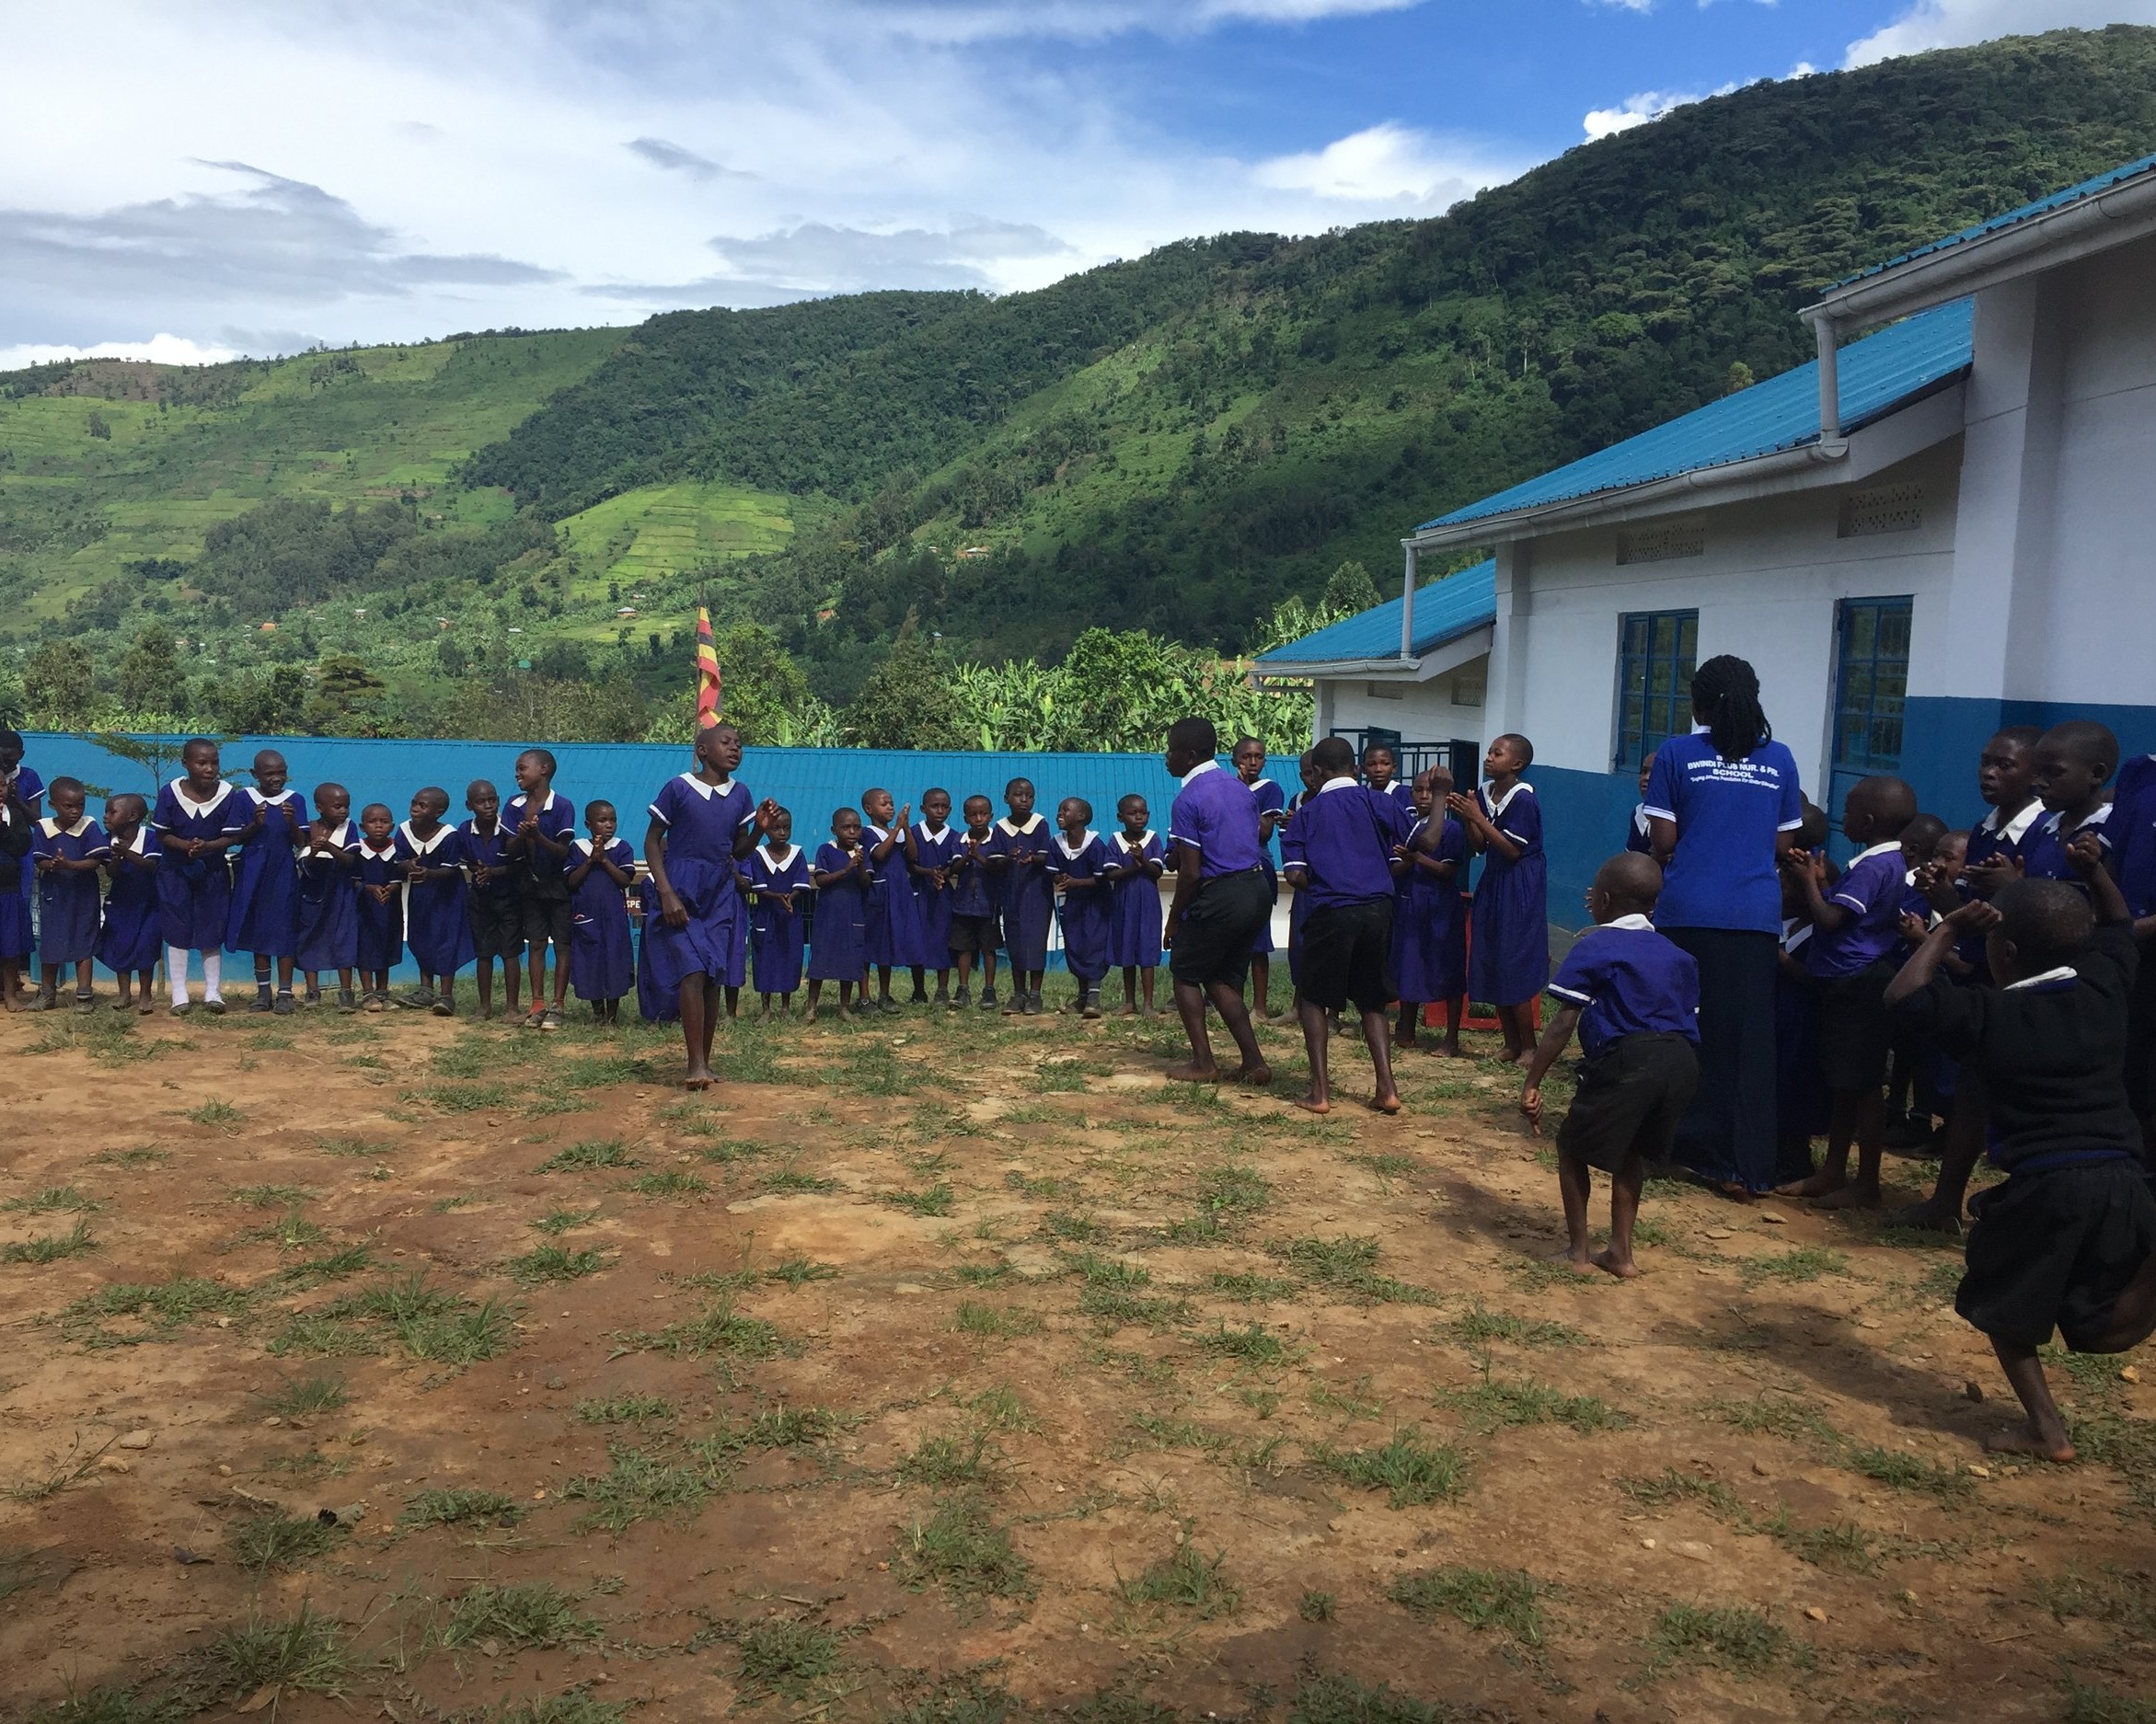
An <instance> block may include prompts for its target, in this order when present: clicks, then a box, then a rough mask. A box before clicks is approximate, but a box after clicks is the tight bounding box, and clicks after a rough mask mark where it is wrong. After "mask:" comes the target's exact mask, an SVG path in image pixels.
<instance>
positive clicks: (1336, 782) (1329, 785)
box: [1318, 773, 1385, 796]
mask: <svg viewBox="0 0 2156 1724" xmlns="http://www.w3.org/2000/svg"><path fill="white" fill-rule="evenodd" d="M1354 788H1355V776H1354V775H1353V774H1352V773H1343V774H1341V776H1339V777H1337V778H1328V779H1326V780H1325V782H1324V783H1323V784H1321V785H1320V786H1319V787H1318V794H1319V795H1320V796H1323V795H1324V794H1325V793H1326V792H1327V791H1329V790H1352V789H1354ZM1377 794H1378V795H1379V796H1383V795H1384V794H1385V792H1384V791H1382V790H1379V791H1378V792H1377Z"/></svg>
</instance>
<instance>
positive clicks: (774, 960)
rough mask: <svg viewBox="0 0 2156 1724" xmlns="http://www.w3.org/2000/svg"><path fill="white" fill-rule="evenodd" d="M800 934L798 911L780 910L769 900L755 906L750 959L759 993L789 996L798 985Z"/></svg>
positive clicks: (801, 927) (799, 979) (801, 954)
mask: <svg viewBox="0 0 2156 1724" xmlns="http://www.w3.org/2000/svg"><path fill="white" fill-rule="evenodd" d="M802 933H803V926H802V919H801V912H800V911H798V910H781V909H780V908H779V907H778V905H777V904H775V903H773V902H770V900H768V899H766V900H764V901H763V902H760V903H758V904H757V905H756V908H755V913H754V914H753V916H752V918H751V920H750V923H749V960H750V961H751V962H752V963H753V964H754V965H755V977H756V992H757V993H758V994H791V993H793V992H794V991H795V990H796V989H798V988H799V987H800V986H801V960H802V957H803V953H804V945H803V941H802Z"/></svg>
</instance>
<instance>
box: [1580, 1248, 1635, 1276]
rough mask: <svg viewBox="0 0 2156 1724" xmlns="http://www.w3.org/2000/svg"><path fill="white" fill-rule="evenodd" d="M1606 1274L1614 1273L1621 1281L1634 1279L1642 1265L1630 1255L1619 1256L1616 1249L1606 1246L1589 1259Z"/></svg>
mask: <svg viewBox="0 0 2156 1724" xmlns="http://www.w3.org/2000/svg"><path fill="white" fill-rule="evenodd" d="M1589 1260H1590V1261H1592V1262H1593V1264H1594V1265H1595V1267H1596V1268H1597V1269H1598V1270H1601V1271H1602V1272H1603V1273H1604V1274H1606V1275H1614V1276H1616V1277H1617V1279H1618V1280H1619V1281H1633V1280H1636V1279H1637V1278H1638V1276H1639V1272H1640V1266H1639V1265H1638V1264H1637V1263H1635V1262H1633V1261H1632V1260H1631V1259H1630V1258H1629V1257H1619V1256H1618V1255H1617V1253H1616V1251H1615V1250H1613V1249H1611V1248H1610V1247H1608V1246H1605V1247H1602V1249H1601V1250H1599V1251H1597V1252H1596V1253H1595V1255H1594V1257H1593V1258H1592V1259H1589Z"/></svg>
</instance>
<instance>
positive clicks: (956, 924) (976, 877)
mask: <svg viewBox="0 0 2156 1724" xmlns="http://www.w3.org/2000/svg"><path fill="white" fill-rule="evenodd" d="M964 811H965V831H964V832H963V833H960V834H959V837H958V843H957V846H956V848H955V849H954V850H953V851H952V852H951V862H950V865H949V873H950V877H951V925H950V930H949V932H948V934H947V936H946V937H947V938H948V939H949V941H950V943H951V963H952V964H953V965H954V966H955V967H956V969H957V971H958V992H957V993H956V994H952V995H951V1010H953V1011H962V1010H963V1009H964V1008H965V1007H966V1006H970V1005H972V1004H973V998H972V995H971V994H970V993H969V992H968V984H969V983H971V982H972V980H973V973H974V962H975V960H978V961H979V963H980V966H981V1009H982V1010H983V1011H985V1012H989V1011H994V1010H995V1009H996V948H997V946H999V945H1001V944H1002V941H1003V929H1002V925H1001V921H1000V917H999V914H998V912H999V910H1000V908H1001V901H1000V899H999V897H998V895H997V879H996V876H995V873H994V872H993V871H992V869H991V868H990V867H989V845H992V844H993V843H994V842H995V838H996V832H995V822H996V805H995V804H994V803H993V802H991V801H989V800H988V799H987V798H986V797H985V796H969V797H968V798H966V799H965V810H964Z"/></svg>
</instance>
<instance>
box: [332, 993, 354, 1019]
mask: <svg viewBox="0 0 2156 1724" xmlns="http://www.w3.org/2000/svg"><path fill="white" fill-rule="evenodd" d="M337 1009H338V1010H339V1011H340V1012H342V1013H344V1014H345V1015H346V1016H347V1017H349V1016H350V1015H351V1014H352V1013H353V1012H356V1011H358V1010H359V1000H358V998H357V997H356V996H355V995H354V994H352V990H351V989H350V988H339V989H338V990H337Z"/></svg>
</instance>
